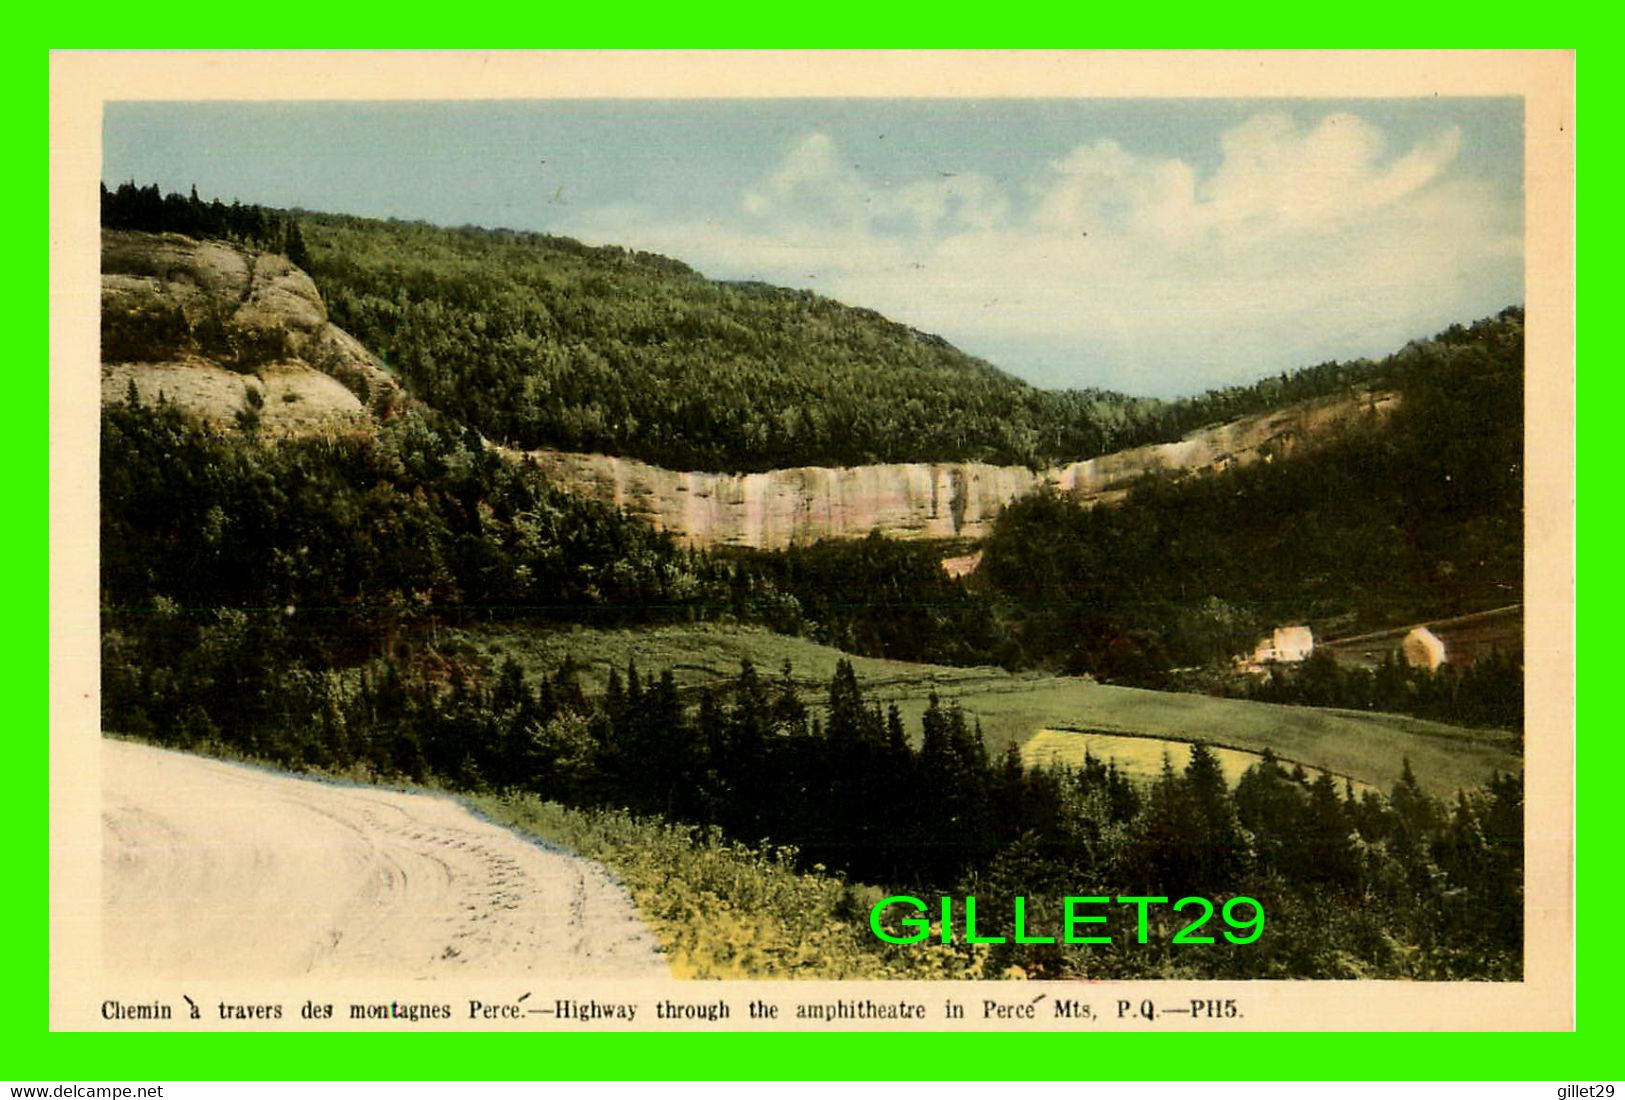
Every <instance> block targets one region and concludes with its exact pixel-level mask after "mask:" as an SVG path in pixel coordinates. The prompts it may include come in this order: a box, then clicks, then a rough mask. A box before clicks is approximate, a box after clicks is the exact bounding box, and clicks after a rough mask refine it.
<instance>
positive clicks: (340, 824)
mask: <svg viewBox="0 0 1625 1100" xmlns="http://www.w3.org/2000/svg"><path fill="white" fill-rule="evenodd" d="M102 744H103V748H102V771H103V781H102V783H103V789H102V797H103V806H102V821H103V834H102V870H103V885H102V898H103V953H104V964H105V966H106V967H107V969H108V970H109V972H117V973H125V974H131V975H135V974H142V975H150V976H154V977H173V978H211V977H216V978H217V977H222V976H226V975H230V976H231V977H234V978H243V977H248V978H253V977H263V978H277V977H284V978H286V977H299V976H301V975H306V974H311V975H316V976H321V977H391V978H434V977H449V976H464V975H470V976H494V975H497V974H502V975H511V974H536V975H538V976H547V977H558V978H644V979H647V978H660V977H667V976H669V971H668V970H667V967H666V962H665V959H664V958H663V957H662V956H661V955H660V954H659V950H658V947H657V945H656V943H655V940H654V937H653V936H652V935H651V934H650V932H649V930H648V928H647V927H646V926H645V925H644V924H643V922H642V920H641V919H640V918H639V916H638V914H637V911H636V909H635V907H634V906H633V904H632V901H631V899H630V897H628V896H627V893H626V891H625V890H624V889H622V888H621V887H620V886H619V885H618V884H616V883H615V881H614V880H613V879H612V878H610V876H609V875H608V874H607V873H606V872H605V871H604V869H603V868H602V867H600V866H598V865H597V864H595V863H592V862H590V861H587V860H583V859H580V858H578V857H574V856H569V855H563V854H560V853H557V852H551V851H548V850H545V849H543V848H541V847H538V846H537V845H535V844H531V843H528V842H527V841H525V840H523V839H521V838H520V837H518V836H517V835H515V834H513V833H511V832H509V831H508V830H506V829H503V828H501V827H500V826H497V825H494V824H491V823H489V822H486V821H482V820H480V819H479V818H476V817H475V816H474V815H473V814H471V813H469V812H468V810H467V809H465V808H464V807H462V806H461V805H459V804H458V803H456V802H454V801H452V800H451V799H449V798H438V797H434V796H431V795H423V794H405V793H401V792H396V791H389V790H384V789H382V788H373V787H354V786H343V785H339V784H333V783H322V782H317V781H313V780H309V779H300V778H296V777H293V776H287V775H281V774H277V773H275V772H270V771H265V770H262V769H258V768H252V767H244V766H241V765H236V764H227V763H223V762H220V761H216V760H208V759H205V758H202V757H196V756H188V755H186V754H184V753H176V752H169V751H167V750H163V749H157V748H153V747H151V746H147V745H140V744H134V743H131V742H124V741H112V740H104V741H103V743H102Z"/></svg>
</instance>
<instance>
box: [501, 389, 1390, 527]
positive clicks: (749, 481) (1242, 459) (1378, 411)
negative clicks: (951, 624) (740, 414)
mask: <svg viewBox="0 0 1625 1100" xmlns="http://www.w3.org/2000/svg"><path fill="white" fill-rule="evenodd" d="M1396 401H1397V396H1396V395H1394V394H1391V393H1377V394H1367V395H1362V396H1360V397H1333V398H1323V399H1319V400H1315V401H1309V402H1304V403H1302V404H1299V405H1296V406H1293V407H1291V408H1288V409H1283V410H1280V411H1277V412H1273V413H1266V414H1259V415H1256V416H1249V417H1243V418H1241V419H1239V420H1236V421H1233V422H1231V423H1228V424H1223V425H1219V426H1217V427H1212V428H1206V429H1203V430H1201V431H1196V432H1192V433H1191V434H1190V435H1188V436H1186V437H1185V438H1184V439H1181V440H1179V441H1178V442H1175V443H1164V444H1158V445H1155V446H1147V447H1135V448H1133V449H1131V450H1126V451H1118V452H1116V453H1113V454H1109V455H1102V456H1101V457H1099V458H1093V459H1089V460H1087V461H1084V462H1074V463H1072V464H1070V465H1067V466H1061V467H1056V468H1053V469H1048V470H1040V471H1033V470H1029V469H1027V468H1026V467H1022V466H989V465H984V464H982V463H975V462H943V463H894V464H888V465H876V466H856V467H838V468H837V467H822V466H801V467H795V468H792V469H783V470H772V471H768V472H766V473H755V474H714V473H691V472H690V473H685V472H680V471H675V470H666V469H662V468H661V467H658V466H651V465H649V464H648V463H645V462H639V461H637V460H635V459H627V458H615V457H611V456H607V455H586V454H569V453H564V452H560V451H549V450H536V451H529V452H524V453H525V454H526V455H527V456H528V457H529V458H530V459H531V460H532V461H534V462H535V463H536V464H537V465H538V466H539V467H540V468H541V469H542V470H543V471H544V472H545V473H546V474H547V475H548V476H549V477H551V478H552V479H554V480H555V481H557V482H559V483H561V484H563V485H564V486H566V487H568V488H570V489H573V490H575V491H576V492H580V493H584V494H586V495H589V496H592V497H594V498H596V499H598V500H601V501H604V502H605V503H607V504H612V505H615V506H616V507H619V508H624V509H625V510H626V511H628V512H630V513H631V514H633V515H636V516H640V517H642V518H644V519H646V520H648V521H649V522H650V523H652V524H654V525H655V526H656V527H658V528H660V529H661V530H664V531H669V532H671V533H672V534H674V535H676V536H677V537H678V538H680V539H682V540H684V541H685V542H687V543H689V544H691V545H694V546H701V547H704V546H749V547H757V548H762V549H780V548H783V547H786V546H790V545H793V544H800V543H808V542H814V541H816V540H818V539H820V538H860V537H862V536H864V535H867V534H868V533H869V532H870V531H873V530H878V531H880V532H881V533H882V534H884V535H888V536H891V537H893V538H921V539H926V538H943V539H947V538H967V539H976V538H981V537H982V536H984V535H986V534H987V533H988V532H989V530H990V529H991V527H992V523H993V520H994V519H995V517H997V515H998V513H999V510H1000V509H1001V508H1003V507H1004V506H1005V505H1006V504H1007V503H1009V502H1010V501H1011V500H1014V499H1015V498H1016V497H1018V496H1021V495H1022V494H1024V493H1027V492H1030V491H1032V490H1033V489H1035V488H1037V487H1038V486H1039V485H1041V484H1048V485H1050V486H1053V487H1054V488H1055V489H1057V490H1059V491H1061V492H1064V493H1069V494H1071V495H1073V496H1074V497H1076V498H1077V499H1079V500H1081V501H1083V502H1085V503H1100V502H1109V501H1113V500H1117V499H1119V498H1121V497H1122V496H1123V495H1124V494H1125V493H1127V491H1128V489H1129V487H1130V486H1131V485H1132V484H1133V483H1134V482H1135V481H1136V480H1138V479H1140V478H1142V477H1145V476H1147V475H1151V474H1170V473H1171V474H1175V475H1189V474H1194V473H1199V472H1203V471H1218V470H1223V469H1225V468H1227V467H1229V466H1231V465H1236V464H1245V463H1249V462H1256V461H1269V460H1271V459H1273V458H1274V457H1275V456H1277V455H1280V454H1284V453H1285V452H1286V451H1288V450H1290V449H1291V448H1292V447H1294V446H1297V445H1298V444H1300V443H1301V442H1302V441H1304V440H1306V439H1310V438H1315V437H1324V436H1326V435H1328V434H1330V433H1332V432H1334V431H1336V430H1337V429H1338V428H1339V427H1340V426H1342V425H1348V424H1351V423H1353V422H1355V421H1357V420H1358V419H1360V418H1362V417H1366V416H1373V415H1378V416H1380V415H1384V414H1385V413H1386V412H1387V411H1388V410H1389V409H1391V408H1392V407H1393V406H1394V404H1395V403H1396Z"/></svg>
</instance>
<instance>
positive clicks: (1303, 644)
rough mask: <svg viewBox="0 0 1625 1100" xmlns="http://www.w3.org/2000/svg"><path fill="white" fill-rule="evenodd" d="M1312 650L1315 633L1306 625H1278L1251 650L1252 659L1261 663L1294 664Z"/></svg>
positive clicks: (1313, 648) (1313, 649)
mask: <svg viewBox="0 0 1625 1100" xmlns="http://www.w3.org/2000/svg"><path fill="white" fill-rule="evenodd" d="M1314 651H1315V635H1314V632H1313V631H1311V630H1310V629H1309V628H1308V627H1307V626H1278V627H1276V628H1275V632H1274V633H1273V634H1271V635H1270V636H1269V637H1268V638H1265V639H1264V640H1263V641H1261V642H1259V643H1258V648H1256V649H1255V650H1253V661H1254V662H1256V663H1257V664H1261V665H1263V664H1268V663H1269V662H1270V661H1279V662H1281V663H1282V664H1296V663H1297V662H1299V661H1303V660H1307V659H1308V657H1309V654H1311V653H1313V652H1314Z"/></svg>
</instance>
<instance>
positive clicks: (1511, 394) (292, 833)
mask: <svg viewBox="0 0 1625 1100" xmlns="http://www.w3.org/2000/svg"><path fill="white" fill-rule="evenodd" d="M1573 119H1574V59H1573V56H1572V54H1568V53H1558V52H1546V53H1541V52H1534V53H1335V52H1333V53H1267V54H1264V53H1261V54H1243V53H1223V52H1213V53H1206V52H1204V53H1190V54H1178V53H1065V52H1057V53H1046V52H1031V53H971V52H957V53H935V52H918V53H910V52H895V53H893V52H852V53H816V52H810V53H751V52H738V53H608V52H606V53H588V52H580V53H491V54H472V53H469V54H462V53H422V54H417V53H388V54H384V53H378V54H374V53H300V54H281V53H185V52H182V53H161V54H160V53H151V54H146V53H139V52H136V53H116V54H115V53H58V54H55V55H54V56H53V60H52V119H51V123H52V134H51V142H52V145H51V148H52V248H53V252H52V286H51V293H52V298H51V304H52V354H51V429H52V436H51V438H52V478H53V480H52V548H53V552H52V651H51V667H52V698H53V724H52V730H51V783H52V787H51V799H52V819H51V827H52V879H51V881H52V899H51V904H52V932H53V935H52V944H51V980H52V1001H51V1006H50V1019H51V1024H52V1027H53V1028H54V1029H57V1030H96V1031H124V1030H162V1031H181V1032H184V1031H234V1030H242V1031H265V1030H283V1031H305V1032H320V1031H358V1030H368V1031H402V1030H405V1031H476V1032H477V1031H487V1032H491V1031H550V1030H580V1029H590V1030H598V1031H624V1032H640V1031H650V1030H689V1031H704V1030H713V1031H750V1030H789V1029H797V1030H810V1031H827V1032H834V1031H852V1030H872V1029H887V1030H907V1031H933V1032H942V1031H949V1032H951V1031H958V1030H964V1031H984V1030H1000V1031H1121V1030H1132V1031H1141V1032H1155V1031H1189V1030H1250V1031H1257V1030H1366V1031H1372V1030H1381V1031H1395V1030H1420V1029H1429V1030H1451V1031H1468V1030H1560V1029H1569V1028H1572V1027H1573V1026H1574V1009H1573V1005H1574V981H1575V975H1574V962H1573V959H1574V953H1573V948H1574V935H1573V928H1574V924H1573V918H1574V903H1573V897H1574V894H1573V890H1574V875H1573V869H1574V835H1573V824H1572V823H1573V808H1574V786H1573V763H1574V734H1575V729H1574V709H1573V703H1574V641H1573V639H1574V580H1573V553H1574V507H1573V499H1574V498H1573V487H1574V464H1573V434H1574V433H1573V422H1574V421H1573V402H1574V373H1573V372H1574V349H1573V337H1574V273H1573V271H1574V269H1573V256H1574V210H1573V186H1574V146H1573Z"/></svg>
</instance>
